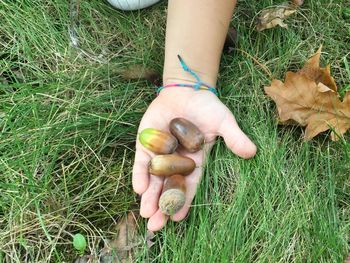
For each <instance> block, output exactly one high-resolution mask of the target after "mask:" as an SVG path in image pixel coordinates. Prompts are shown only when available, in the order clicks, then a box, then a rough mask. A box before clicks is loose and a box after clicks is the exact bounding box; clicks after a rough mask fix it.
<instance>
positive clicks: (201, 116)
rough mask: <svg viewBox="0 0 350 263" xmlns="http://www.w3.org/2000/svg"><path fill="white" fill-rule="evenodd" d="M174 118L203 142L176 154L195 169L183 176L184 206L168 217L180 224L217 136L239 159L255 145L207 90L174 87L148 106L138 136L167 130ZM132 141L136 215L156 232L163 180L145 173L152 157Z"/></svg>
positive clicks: (160, 216) (160, 217)
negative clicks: (199, 133) (145, 131)
mask: <svg viewBox="0 0 350 263" xmlns="http://www.w3.org/2000/svg"><path fill="white" fill-rule="evenodd" d="M177 117H182V118H185V119H187V120H189V121H191V122H193V123H194V124H195V125H196V126H197V127H198V128H199V129H200V130H201V131H202V132H203V133H204V136H205V142H206V143H205V146H204V147H203V149H202V150H201V151H198V152H196V153H189V152H185V151H184V150H183V149H180V150H178V151H177V152H178V153H179V154H181V155H185V156H188V157H190V158H192V159H193V160H194V161H195V162H196V166H197V168H196V169H195V170H194V171H193V172H192V173H191V174H190V175H188V176H186V177H185V178H186V187H187V192H186V202H185V205H184V207H183V208H182V209H181V210H180V211H179V212H177V213H176V214H175V215H173V216H172V217H171V219H172V220H174V221H180V220H182V219H183V218H185V216H186V215H187V213H188V210H189V207H190V205H191V203H192V200H193V198H194V196H195V193H196V187H197V184H198V183H199V181H200V178H201V175H202V165H203V162H204V161H205V157H206V155H207V154H208V152H209V150H210V148H211V147H212V145H213V144H214V142H215V139H216V137H217V136H222V137H223V138H224V140H225V142H226V145H227V147H229V148H230V149H231V150H232V151H233V152H234V153H235V154H237V155H238V156H240V157H243V158H251V157H253V156H254V155H255V152H256V147H255V145H254V144H253V143H252V142H251V141H250V139H249V138H248V137H247V136H246V135H245V134H244V133H243V132H242V131H241V130H240V128H239V127H238V125H237V123H236V120H235V118H234V116H233V115H232V113H231V112H230V110H229V109H228V108H227V107H226V106H225V105H224V104H223V103H222V102H221V101H220V100H219V99H218V98H217V97H216V96H215V95H214V94H213V93H211V92H209V91H195V90H193V89H190V88H178V87H176V88H168V89H165V90H163V91H162V92H161V93H160V94H159V96H158V97H157V98H156V99H155V100H154V101H153V102H152V103H151V104H150V106H149V107H148V109H147V111H146V113H145V114H144V116H143V118H142V120H141V123H140V126H139V132H138V133H140V132H141V131H142V130H143V129H145V128H156V129H159V130H163V131H169V123H170V121H171V120H172V119H174V118H177ZM136 141H137V142H136V154H135V162H134V167H133V177H132V182H133V188H134V191H135V192H136V193H138V194H141V195H142V198H141V208H140V214H141V216H143V217H145V218H149V221H148V229H149V230H152V231H157V230H160V229H161V228H162V227H163V226H164V225H165V224H166V222H167V220H168V216H166V215H164V214H162V212H161V211H160V209H159V207H158V200H159V197H160V194H161V192H162V188H163V184H164V179H163V178H160V177H157V176H154V175H150V174H149V173H148V164H149V161H150V160H151V158H152V157H153V156H154V155H155V154H154V153H152V152H150V151H148V150H147V149H146V148H144V147H143V146H142V145H141V144H140V142H139V140H138V139H137V140H136Z"/></svg>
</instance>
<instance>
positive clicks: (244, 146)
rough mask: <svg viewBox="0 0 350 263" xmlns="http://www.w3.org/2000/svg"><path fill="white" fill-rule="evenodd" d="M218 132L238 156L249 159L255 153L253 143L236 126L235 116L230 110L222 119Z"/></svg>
mask: <svg viewBox="0 0 350 263" xmlns="http://www.w3.org/2000/svg"><path fill="white" fill-rule="evenodd" d="M218 133H219V135H220V136H222V137H224V140H225V143H226V145H227V147H228V148H230V150H231V151H232V152H233V153H235V154H237V155H238V156H240V157H242V158H245V159H249V158H251V157H253V156H254V155H255V154H256V146H255V144H254V143H253V142H252V141H251V140H250V139H249V138H248V137H247V135H245V134H244V132H243V131H242V130H241V129H240V128H239V127H238V124H237V122H236V120H235V117H234V116H233V115H232V113H231V112H229V113H228V114H227V117H226V118H225V119H224V120H223V122H222V124H221V126H220V128H219V130H218Z"/></svg>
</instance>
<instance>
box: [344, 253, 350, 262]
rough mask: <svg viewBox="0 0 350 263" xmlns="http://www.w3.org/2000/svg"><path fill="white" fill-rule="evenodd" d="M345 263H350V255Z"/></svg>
mask: <svg viewBox="0 0 350 263" xmlns="http://www.w3.org/2000/svg"><path fill="white" fill-rule="evenodd" d="M344 263H350V253H349V254H348V256H347V257H346V258H345V260H344Z"/></svg>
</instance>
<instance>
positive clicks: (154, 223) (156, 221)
mask: <svg viewBox="0 0 350 263" xmlns="http://www.w3.org/2000/svg"><path fill="white" fill-rule="evenodd" d="M168 219H169V217H168V216H166V215H164V214H163V213H162V212H161V211H160V209H158V211H157V212H156V213H155V214H154V215H152V216H151V217H150V219H149V220H148V223H147V228H148V230H151V231H159V230H161V229H162V228H163V227H164V226H165V224H166V222H167V221H168Z"/></svg>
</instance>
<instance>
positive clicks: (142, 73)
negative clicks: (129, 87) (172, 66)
mask: <svg viewBox="0 0 350 263" xmlns="http://www.w3.org/2000/svg"><path fill="white" fill-rule="evenodd" d="M120 75H121V77H122V78H123V79H124V80H139V79H144V80H147V81H149V82H150V83H152V84H154V85H155V86H161V85H162V76H161V74H160V73H159V72H158V71H157V70H155V69H151V68H145V67H144V66H143V65H133V66H131V67H129V68H127V69H125V70H123V71H121V72H120Z"/></svg>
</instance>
